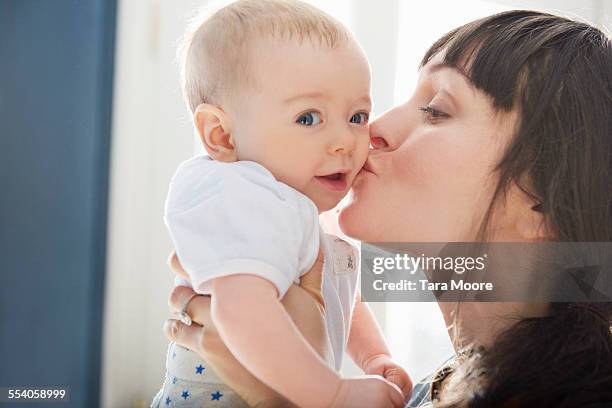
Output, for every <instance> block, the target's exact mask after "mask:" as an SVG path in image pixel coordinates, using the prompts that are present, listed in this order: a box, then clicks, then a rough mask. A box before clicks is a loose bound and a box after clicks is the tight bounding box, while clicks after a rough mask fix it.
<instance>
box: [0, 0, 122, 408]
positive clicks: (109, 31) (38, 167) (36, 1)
mask: <svg viewBox="0 0 612 408" xmlns="http://www.w3.org/2000/svg"><path fill="white" fill-rule="evenodd" d="M115 14H116V0H53V1H46V0H44V1H43V0H0V387H3V386H4V387H7V386H12V387H24V386H62V387H69V388H70V391H71V401H70V403H68V404H62V405H59V406H66V407H68V406H69V407H96V406H98V405H99V400H100V377H101V375H100V367H101V344H102V341H101V339H102V309H103V297H104V270H105V258H106V219H107V215H106V213H107V201H108V168H109V165H108V163H109V151H110V131H111V106H112V84H113V78H112V77H113V65H114V64H113V56H114V42H115ZM20 405H21V404H20ZM0 406H2V404H0ZM23 406H29V405H27V404H26V405H23ZM41 406H49V404H44V405H41Z"/></svg>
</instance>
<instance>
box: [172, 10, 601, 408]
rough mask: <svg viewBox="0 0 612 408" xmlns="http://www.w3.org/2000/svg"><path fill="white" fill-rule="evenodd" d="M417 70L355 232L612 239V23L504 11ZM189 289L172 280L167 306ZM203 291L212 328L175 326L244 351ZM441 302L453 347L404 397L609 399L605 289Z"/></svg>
mask: <svg viewBox="0 0 612 408" xmlns="http://www.w3.org/2000/svg"><path fill="white" fill-rule="evenodd" d="M420 72H421V74H420V78H419V82H418V86H417V88H416V91H415V93H414V95H413V96H412V97H411V98H410V99H409V100H408V101H407V102H406V103H405V104H403V105H400V106H398V107H396V108H394V109H392V110H391V111H389V112H387V113H385V114H384V115H382V116H381V117H380V118H378V119H377V120H376V121H375V122H373V123H372V124H371V127H370V134H371V140H372V143H371V144H372V147H373V149H372V151H371V154H370V158H369V159H368V161H367V163H366V165H365V166H364V168H363V170H362V172H361V174H360V175H359V176H358V178H357V180H356V181H355V184H354V186H353V190H352V200H351V202H350V203H349V205H348V206H347V207H346V208H344V209H343V210H342V212H341V215H340V225H341V227H342V229H343V231H344V232H345V233H346V234H348V235H349V236H352V237H354V238H357V239H360V240H363V241H371V242H452V241H486V242H525V243H529V242H540V241H562V242H563V241H576V242H609V241H612V44H611V42H610V38H608V37H606V35H604V34H603V33H602V32H600V31H599V30H597V29H595V28H593V27H592V26H590V25H588V24H585V23H579V22H574V21H570V20H568V19H565V18H561V17H557V16H552V15H548V14H543V13H538V12H530V11H512V12H506V13H501V14H498V15H494V16H491V17H487V18H484V19H481V20H477V21H475V22H473V23H470V24H467V25H465V26H462V27H459V28H458V29H456V30H453V31H452V32H450V33H448V34H447V35H445V36H444V37H442V38H441V39H440V40H439V41H437V42H436V43H435V44H434V45H433V46H432V47H431V48H430V50H429V51H428V52H427V53H426V55H425V57H424V59H423V61H422V64H421V71H420ZM174 269H175V270H177V271H178V270H180V266H179V265H178V264H177V263H176V260H175V261H174ZM607 272H608V273H609V271H607ZM315 273H316V271H315ZM534 274H535V272H534ZM314 276H316V275H314ZM535 277H536V275H534V278H535ZM312 280H314V281H315V282H316V279H311V281H312ZM315 287H316V284H315ZM315 291H316V290H315ZM191 294H192V292H191V291H190V290H189V289H186V288H178V289H176V290H175V291H174V293H173V295H172V297H171V305H172V306H173V308H174V309H175V310H177V309H179V308H180V307H181V306H182V305H183V303H184V301H185V299H186V298H188V297H189V296H190V295H191ZM208 304H209V303H208V302H207V300H206V299H204V298H201V297H197V298H195V299H194V300H193V301H191V302H190V304H189V307H188V312H189V313H190V314H191V315H192V316H194V317H195V319H196V321H199V322H200V323H204V327H205V328H204V329H201V328H196V327H190V328H188V327H186V326H183V325H181V324H179V323H177V322H175V321H169V322H168V323H167V325H166V329H167V333H168V334H169V337H171V338H172V339H174V340H176V341H177V342H179V343H180V344H183V345H185V346H186V347H190V348H193V349H196V350H198V351H199V352H201V353H207V354H208V353H214V354H217V355H218V356H221V355H224V357H223V359H224V360H223V361H228V362H229V361H234V362H235V360H231V357H230V356H228V355H227V351H226V350H225V353H226V354H223V348H222V347H221V346H218V347H217V345H218V344H220V343H221V342H220V340H219V339H218V336H216V334H215V332H214V326H212V322H211V321H210V317H209V310H208V309H207V308H208ZM440 307H441V310H442V312H443V315H444V318H445V321H446V323H447V325H448V327H449V333H450V334H451V335H452V340H453V343H454V346H455V349H456V351H457V356H456V357H455V358H453V359H452V361H450V362H448V363H447V364H445V366H444V367H443V368H442V369H441V370H439V371H438V373H437V374H436V375H434V376H431V377H429V379H428V380H427V381H426V382H424V383H421V384H418V385H417V386H416V387H415V389H414V395H413V398H412V400H411V402H410V403H409V406H419V405H422V404H426V403H427V402H428V401H432V402H434V403H435V404H437V405H440V406H470V407H491V406H551V407H552V406H554V407H575V406H580V407H583V406H610V405H612V336H611V332H610V317H611V315H612V307H611V304H610V303H586V304H585V303H569V304H568V303H549V304H541V303H516V302H515V303H467V302H462V303H452V304H451V303H440ZM288 310H289V311H290V312H291V310H290V308H288ZM294 319H295V317H294ZM451 329H452V330H451ZM202 339H204V341H202ZM203 342H205V343H206V344H205V347H202V343H203ZM232 385H233V384H232ZM251 385H252V386H253V387H255V388H252V389H256V388H257V387H256V386H255V385H254V384H251ZM339 405H341V402H339Z"/></svg>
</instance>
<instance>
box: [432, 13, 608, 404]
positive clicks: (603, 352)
mask: <svg viewBox="0 0 612 408" xmlns="http://www.w3.org/2000/svg"><path fill="white" fill-rule="evenodd" d="M440 53H441V54H442V55H443V58H444V63H445V64H448V65H451V66H456V67H458V68H461V69H462V70H464V71H465V72H467V74H468V76H469V78H470V79H471V82H472V83H473V84H474V86H475V87H476V88H477V89H479V90H480V91H482V92H483V93H484V94H486V95H488V96H489V97H490V98H491V101H492V104H493V107H494V108H495V109H496V110H497V111H501V112H510V111H513V110H516V112H517V113H518V123H517V126H516V130H515V131H516V134H515V136H514V138H513V140H512V141H511V142H510V144H509V146H508V147H507V149H506V151H505V153H504V154H503V157H502V159H501V160H500V162H499V163H498V166H497V168H496V171H497V173H498V175H499V182H498V185H497V188H496V190H495V193H494V196H493V200H492V201H491V205H490V206H489V210H488V211H487V213H486V215H485V217H484V219H483V223H482V226H483V227H482V228H481V234H482V237H483V239H486V229H487V228H486V227H487V224H488V222H489V220H490V218H491V215H492V213H493V212H494V210H495V207H496V205H497V204H498V203H499V202H503V198H504V196H505V194H506V193H507V191H508V189H509V188H510V187H511V186H513V185H516V186H518V187H519V188H520V189H521V190H522V191H523V192H524V193H525V194H527V195H528V196H529V197H530V198H531V199H533V202H534V207H533V210H534V211H538V212H541V213H542V215H543V218H544V222H545V224H546V225H545V226H546V231H548V232H549V233H550V234H551V235H552V236H554V237H555V240H558V241H562V242H609V241H612V43H611V40H610V38H609V37H608V36H606V34H604V33H603V32H602V31H600V30H598V29H597V28H594V27H593V26H591V25H589V24H587V23H583V22H578V21H572V20H570V19H567V18H563V17H559V16H554V15H550V14H545V13H540V12H535V11H510V12H505V13H500V14H496V15H493V16H490V17H486V18H483V19H480V20H477V21H474V22H472V23H469V24H466V25H464V26H462V27H459V28H457V29H455V30H453V31H451V32H450V33H448V34H446V35H444V36H443V37H442V38H441V39H440V40H438V41H437V42H436V43H435V44H434V45H433V46H432V47H431V48H430V49H429V51H428V52H427V53H426V55H425V57H424V59H423V61H422V63H421V65H425V64H426V63H427V62H428V61H429V60H430V59H431V58H432V57H434V56H435V55H438V54H440ZM606 272H607V273H612V271H606ZM611 317H612V304H610V303H589V304H573V303H553V304H551V307H550V314H549V315H548V316H546V317H540V318H528V319H519V320H518V321H517V322H516V323H515V324H513V325H512V326H511V327H510V328H509V329H507V330H506V331H505V332H503V333H500V334H499V335H498V336H497V338H496V341H495V342H494V343H493V344H492V345H491V346H489V347H488V348H487V350H484V351H482V352H480V351H476V350H472V351H471V352H469V353H467V355H468V357H466V358H464V359H459V360H458V361H457V365H456V367H455V370H454V373H453V374H452V376H451V377H453V378H452V380H450V381H449V384H450V385H449V387H445V389H444V391H443V392H442V401H441V404H442V405H444V406H469V407H498V406H507V407H510V406H512V407H514V406H521V407H522V406H529V407H531V406H537V407H585V406H612V334H611V331H610V319H611ZM447 388H448V392H447ZM445 395H446V397H445Z"/></svg>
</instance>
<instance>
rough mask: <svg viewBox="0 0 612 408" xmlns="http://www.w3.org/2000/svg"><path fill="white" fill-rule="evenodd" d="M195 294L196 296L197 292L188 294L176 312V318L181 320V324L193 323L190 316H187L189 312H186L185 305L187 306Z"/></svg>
mask: <svg viewBox="0 0 612 408" xmlns="http://www.w3.org/2000/svg"><path fill="white" fill-rule="evenodd" d="M196 296H198V294H197V293H194V294H192V295H191V296H189V298H188V299H187V301H186V302H185V304H184V305H183V309H182V310H181V311H180V312H179V314H178V318H179V320H180V321H181V323H183V324H185V325H187V326H191V323H193V321H192V320H191V316H189V313H187V307H188V306H189V302H191V301H192V300H193V298H194V297H196Z"/></svg>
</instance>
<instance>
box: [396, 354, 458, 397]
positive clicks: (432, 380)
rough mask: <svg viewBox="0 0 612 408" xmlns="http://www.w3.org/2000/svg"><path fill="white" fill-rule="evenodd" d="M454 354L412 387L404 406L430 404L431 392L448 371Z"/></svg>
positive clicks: (453, 359)
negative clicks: (410, 394)
mask: <svg viewBox="0 0 612 408" xmlns="http://www.w3.org/2000/svg"><path fill="white" fill-rule="evenodd" d="M455 358H456V356H455V355H453V356H451V357H449V358H448V359H447V360H446V361H445V362H444V363H442V365H440V367H439V368H438V369H437V370H435V371H434V372H433V373H431V374H429V375H428V376H427V377H425V378H423V379H422V380H421V381H419V382H418V383H416V384H415V385H414V386H413V387H412V396H411V397H410V401H408V403H407V404H406V406H405V408H416V407H420V408H423V407H430V406H432V394H433V393H434V391H435V390H436V389H437V388H438V387H437V385H439V383H441V382H442V381H443V380H444V378H445V377H446V376H447V375H448V374H449V373H450V366H451V364H452V362H453V361H455Z"/></svg>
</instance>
